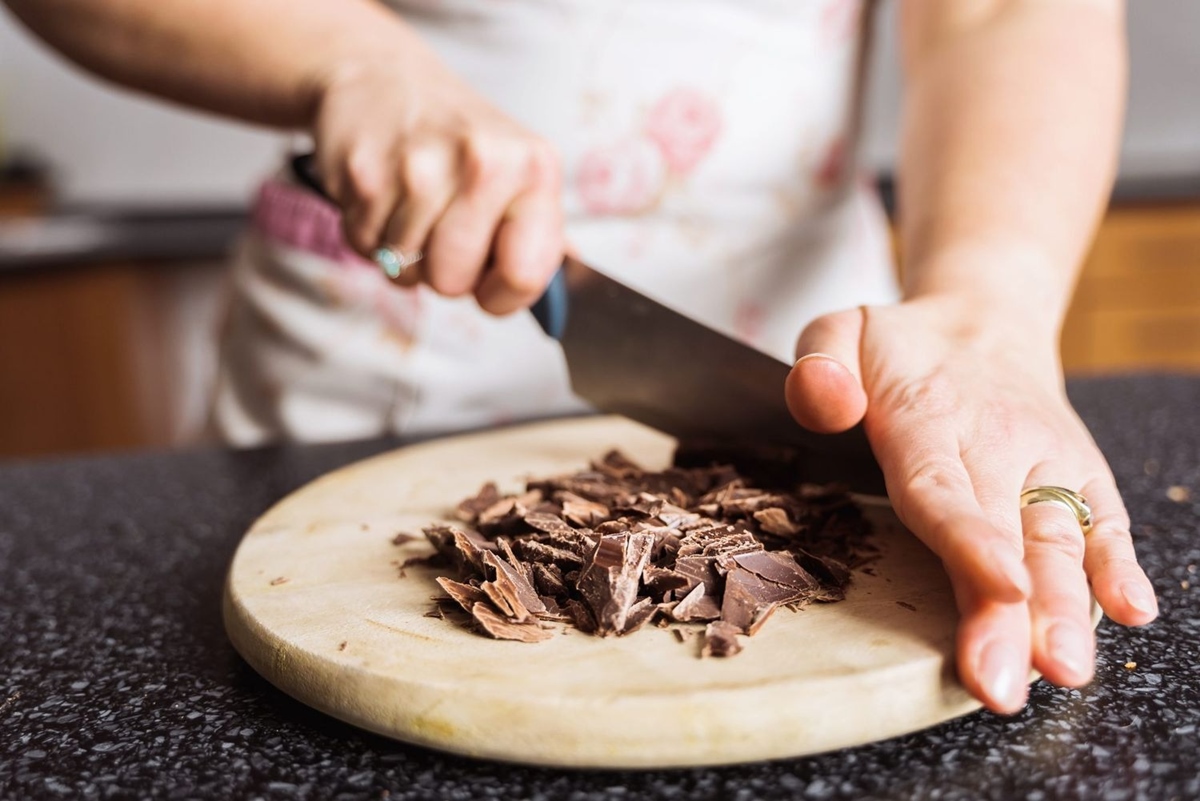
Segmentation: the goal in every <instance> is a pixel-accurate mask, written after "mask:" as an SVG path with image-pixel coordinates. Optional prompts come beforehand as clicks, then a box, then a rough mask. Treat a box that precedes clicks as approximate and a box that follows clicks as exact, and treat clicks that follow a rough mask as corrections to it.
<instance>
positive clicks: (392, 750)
mask: <svg viewBox="0 0 1200 801" xmlns="http://www.w3.org/2000/svg"><path fill="white" fill-rule="evenodd" d="M1071 389H1072V396H1073V397H1074V399H1075V401H1076V404H1077V407H1078V408H1079V410H1080V412H1081V413H1082V414H1083V416H1084V418H1085V419H1086V420H1087V421H1088V423H1089V424H1090V425H1091V427H1092V430H1093V432H1094V433H1095V435H1096V438H1097V440H1098V441H1099V443H1100V445H1101V447H1102V448H1103V449H1104V451H1105V453H1106V454H1108V456H1109V459H1110V460H1111V462H1112V466H1113V469H1114V470H1115V472H1116V475H1117V477H1118V480H1119V482H1120V484H1121V487H1122V489H1123V491H1124V493H1125V497H1126V500H1127V502H1128V505H1129V509H1130V512H1131V514H1132V516H1133V520H1134V532H1135V537H1136V540H1137V548H1138V551H1139V553H1140V555H1141V557H1142V559H1143V563H1144V564H1145V566H1146V568H1147V570H1148V572H1149V574H1150V576H1151V578H1152V579H1153V580H1154V583H1155V585H1156V586H1157V588H1158V591H1159V593H1160V599H1161V606H1162V616H1161V618H1160V619H1159V621H1158V622H1156V623H1155V624H1153V625H1152V626H1150V627H1148V628H1146V629H1143V630H1136V631H1134V630H1124V629H1121V628H1119V627H1117V626H1115V625H1112V624H1111V623H1108V622H1104V623H1102V624H1101V626H1100V630H1099V665H1098V668H1097V675H1096V680H1095V681H1094V682H1093V683H1092V684H1091V686H1089V687H1087V688H1085V689H1083V690H1079V691H1075V690H1062V689H1056V688H1053V687H1049V686H1046V685H1045V684H1042V683H1039V684H1037V685H1036V686H1035V687H1034V689H1033V692H1032V698H1031V701H1030V704H1029V706H1028V707H1027V708H1026V709H1025V710H1024V711H1023V712H1022V713H1020V714H1019V715H1017V716H1016V717H1013V718H1002V717H998V716H995V715H992V714H990V713H986V712H979V713H976V714H973V715H970V716H968V717H965V718H962V719H959V720H956V721H953V722H951V723H948V724H945V725H942V726H938V727H936V728H933V729H929V730H927V731H924V732H919V733H917V734H912V735H908V736H904V737H899V738H896V739H893V740H889V741H886V742H882V743H878V744H875V745H870V746H865V747H862V748H856V749H850V750H844V751H838V752H835V753H831V754H826V755H823V756H818V757H813V758H808V759H798V760H788V761H780V762H773V763H767V764H757V765H747V766H740V767H729V768H720V769H703V770H674V771H648V772H594V771H589V772H569V771H559V770H548V769H535V768H525V767H517V766H511V765H503V764H497V763H489V762H480V761H473V760H469V759H463V758H459V757H453V756H447V755H443V754H440V753H435V752H432V751H428V750H425V749H421V748H416V747H410V746H406V745H403V744H400V743H395V742H391V741H389V740H385V739H382V738H379V737H376V736H373V735H370V734H366V733H363V732H360V731H358V730H356V729H353V728H351V727H349V726H346V725H343V724H341V723H338V722H337V721H334V720H333V719H331V718H328V717H325V716H324V715H322V714H320V713H317V712H314V711H311V710H309V709H308V708H306V707H304V706H303V705H301V704H299V703H297V702H295V701H293V700H291V699H290V698H288V697H287V696H285V695H283V694H282V693H280V692H278V691H276V690H275V689H274V688H272V687H271V686H270V685H269V684H267V683H266V682H265V681H264V680H262V679H260V678H259V677H258V676H257V675H256V674H255V673H254V672H253V671H252V670H251V669H250V668H249V667H247V666H246V664H245V663H244V662H242V661H241V659H240V658H239V657H238V656H237V655H236V654H235V653H234V651H233V649H232V647H231V646H230V645H229V642H228V641H227V640H226V638H225V634H224V631H223V629H222V625H221V616H220V598H221V584H222V580H223V578H224V574H225V569H226V566H227V564H228V562H229V559H230V557H231V556H232V554H233V551H234V549H235V548H236V546H237V544H238V540H239V538H240V537H241V535H242V532H243V531H244V530H245V529H246V527H247V526H248V525H249V524H250V523H251V521H252V520H253V519H254V518H255V516H256V515H258V514H259V513H260V512H262V511H263V510H265V509H266V508H267V507H268V506H270V505H271V504H272V503H273V502H274V501H276V500H277V499H279V498H280V497H281V496H282V495H283V494H284V493H286V492H288V491H290V490H292V489H294V488H296V487H298V486H299V485H301V484H302V483H304V482H306V481H308V480H309V479H311V478H314V477H316V476H317V475H319V474H321V473H324V472H326V471H328V470H330V469H332V468H335V467H337V466H339V465H342V464H344V463H346V462H348V461H351V460H354V459H358V458H361V457H364V456H367V455H369V454H372V453H376V452H378V451H381V450H383V449H386V448H389V447H394V446H395V445H396V444H397V443H396V442H395V441H375V442H367V443H355V444H344V445H324V446H304V447H285V448H277V449H268V450H262V451H253V452H230V451H222V450H202V451H190V452H183V453H176V454H151V455H126V456H109V457H100V458H89V459H74V460H66V461H54V462H40V463H19V464H8V465H0V566H2V567H0V571H2V572H0V637H2V638H3V643H4V646H3V647H2V648H0V732H3V734H2V736H0V798H4V799H18V798H21V799H23V798H42V797H46V798H53V797H64V798H72V799H77V798H79V799H82V798H151V797H155V798H195V797H204V798H222V799H226V798H266V799H284V798H346V799H351V798H372V799H378V798H390V799H479V798H502V799H543V800H546V801H548V800H549V799H571V800H572V801H575V800H582V799H592V798H597V799H601V798H602V799H631V798H652V799H754V798H805V799H829V798H845V799H866V798H885V799H906V798H939V799H982V798H995V799H1014V798H1028V799H1052V798H1086V799H1106V800H1107V801H1120V800H1121V799H1135V798H1138V799H1140V798H1146V799H1170V798H1178V799H1194V798H1197V797H1200V732H1198V731H1197V727H1198V726H1200V613H1198V612H1197V599H1198V598H1200V575H1196V574H1195V573H1193V572H1191V570H1194V569H1195V568H1194V567H1193V568H1191V570H1189V566H1191V565H1196V564H1200V532H1198V531H1197V520H1198V519H1200V518H1198V512H1200V416H1198V415H1197V408H1198V407H1200V378H1183V377H1162V376H1159V377H1136V378H1119V379H1095V380H1088V381H1080V382H1076V383H1074V384H1073V385H1072V388H1071ZM1172 486H1175V487H1183V488H1186V489H1187V490H1189V491H1190V494H1191V499H1190V500H1179V499H1180V497H1181V494H1182V492H1181V491H1180V490H1175V491H1173V492H1172V493H1171V496H1172V497H1173V498H1174V499H1172V497H1168V488H1170V487H1172ZM1184 582H1190V583H1191V585H1192V586H1191V587H1190V589H1189V588H1188V587H1187V586H1186V585H1185V584H1184ZM1127 662H1136V663H1137V666H1136V667H1133V668H1131V669H1127V667H1126V663H1127ZM846 703H847V704H848V705H849V704H853V703H854V699H853V698H847V699H846Z"/></svg>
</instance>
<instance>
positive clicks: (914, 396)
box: [879, 374, 962, 418]
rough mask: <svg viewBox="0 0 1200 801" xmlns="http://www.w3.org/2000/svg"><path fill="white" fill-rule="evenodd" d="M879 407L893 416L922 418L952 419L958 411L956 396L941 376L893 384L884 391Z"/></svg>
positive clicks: (954, 389)
mask: <svg viewBox="0 0 1200 801" xmlns="http://www.w3.org/2000/svg"><path fill="white" fill-rule="evenodd" d="M879 404H880V406H882V407H884V408H886V409H888V410H889V411H891V412H893V413H894V414H897V415H918V416H920V417H924V418H930V417H946V418H950V417H952V416H955V415H956V414H957V413H958V412H959V411H960V410H961V408H962V404H960V402H959V393H958V390H957V388H956V387H955V386H954V384H953V383H952V382H951V381H950V380H949V379H948V378H946V377H945V376H942V375H938V374H934V375H930V376H926V377H925V378H923V379H922V380H920V381H917V382H912V383H897V384H894V385H892V386H890V387H887V388H885V389H884V391H883V393H882V394H881V396H880V400H879Z"/></svg>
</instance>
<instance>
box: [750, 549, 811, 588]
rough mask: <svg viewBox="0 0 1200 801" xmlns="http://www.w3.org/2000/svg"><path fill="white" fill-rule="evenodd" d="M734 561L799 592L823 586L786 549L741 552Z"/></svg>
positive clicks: (761, 576)
mask: <svg viewBox="0 0 1200 801" xmlns="http://www.w3.org/2000/svg"><path fill="white" fill-rule="evenodd" d="M733 561H734V562H736V563H737V564H738V567H742V568H745V569H746V570H749V571H750V572H751V573H754V574H755V575H757V576H759V577H760V578H763V579H766V580H767V581H771V582H774V583H776V584H780V585H782V586H784V587H788V588H790V589H793V590H796V591H799V592H812V591H814V590H817V589H819V588H820V586H821V585H820V582H818V581H817V580H816V579H815V578H814V577H813V575H812V574H811V573H809V572H808V571H807V570H805V569H804V568H802V567H800V565H799V564H797V563H796V557H794V556H792V555H791V554H790V553H787V552H785V551H756V552H754V553H740V554H736V555H735V556H734V557H733Z"/></svg>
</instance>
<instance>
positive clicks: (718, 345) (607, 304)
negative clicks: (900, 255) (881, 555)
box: [292, 155, 883, 494]
mask: <svg viewBox="0 0 1200 801" xmlns="http://www.w3.org/2000/svg"><path fill="white" fill-rule="evenodd" d="M292 171H293V173H294V174H295V176H296V178H297V180H298V181H300V182H301V183H303V184H304V185H306V186H308V187H309V188H310V189H313V190H314V191H316V192H318V193H320V194H321V195H324V196H326V197H328V195H326V193H325V191H324V189H323V188H322V186H321V183H320V181H319V180H318V178H317V176H316V174H315V171H314V169H313V164H312V158H311V155H304V156H297V157H295V158H294V159H293V160H292ZM530 311H531V312H532V313H533V316H534V318H535V319H536V320H537V321H538V324H539V325H540V326H541V327H542V330H544V331H545V332H546V334H547V335H549V336H551V337H553V338H554V339H556V340H558V341H559V343H560V344H561V345H562V348H563V352H564V354H565V355H566V359H567V368H568V370H569V372H570V376H571V388H572V389H573V390H574V392H575V394H576V395H578V396H579V397H580V398H582V399H583V400H585V401H587V402H588V403H590V404H592V405H593V406H595V407H596V408H597V409H600V410H602V411H605V412H613V413H616V414H620V415H624V416H625V417H629V418H631V419H633V420H636V421H638V422H639V423H644V424H645V425H648V426H650V427H651V428H656V429H658V430H659V431H663V432H665V433H667V434H670V435H671V436H673V437H676V438H677V439H680V440H683V441H702V442H707V443H712V444H718V445H723V444H729V445H741V444H746V445H773V446H777V445H785V446H792V447H795V448H797V449H799V450H800V451H801V452H802V454H803V455H802V457H801V460H800V462H801V463H800V465H799V470H800V473H801V477H802V478H804V479H805V480H809V481H817V482H824V481H837V482H842V483H846V484H848V485H849V486H850V488H851V489H853V490H855V491H858V492H864V493H871V494H882V493H883V477H882V474H881V473H880V471H879V466H878V464H877V463H876V462H875V459H874V457H873V456H872V454H871V449H870V446H869V445H868V443H867V438H866V436H865V434H864V433H863V430H862V426H857V427H855V428H853V429H851V430H850V431H847V432H845V433H843V434H814V433H812V432H810V431H807V430H806V429H804V428H802V427H801V426H800V425H799V424H798V423H797V422H796V421H795V420H794V419H793V418H792V415H791V413H790V412H789V411H788V408H787V403H786V401H785V400H784V392H783V387H784V382H785V380H786V379H787V376H788V372H789V371H790V366H789V365H788V364H786V363H785V362H781V361H779V360H778V359H776V358H774V357H772V356H768V355H767V354H765V353H763V352H762V351H759V350H757V349H755V348H752V347H750V346H748V345H744V344H742V343H741V342H738V341H737V340H734V339H731V338H730V337H727V336H725V335H724V334H721V333H719V332H717V331H714V330H713V329H711V328H709V327H708V326H706V325H703V324H702V323H699V322H697V321H695V320H692V319H691V318H689V317H686V316H685V315H683V314H680V313H679V312H676V311H674V310H673V309H670V308H668V307H666V306H664V305H662V304H661V303H658V302H657V301H654V300H651V299H650V298H648V297H646V296H645V295H642V294H641V293H639V292H637V291H636V290H634V289H631V288H630V287H627V286H625V285H624V284H622V283H620V282H619V281H616V280H614V279H613V278H610V277H608V276H607V275H605V274H603V273H601V272H599V271H598V270H594V269H592V268H591V267H588V266H587V265H586V264H584V263H583V262H581V261H579V260H578V259H574V258H570V257H568V258H567V259H565V260H564V261H563V265H562V267H561V269H559V271H558V273H557V274H556V275H555V276H554V278H553V280H552V281H551V282H550V284H549V286H548V287H547V289H546V292H545V294H544V295H542V297H541V298H539V299H538V301H537V303H535V304H534V305H533V307H532V308H531V309H530Z"/></svg>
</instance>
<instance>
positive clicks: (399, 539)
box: [392, 531, 421, 545]
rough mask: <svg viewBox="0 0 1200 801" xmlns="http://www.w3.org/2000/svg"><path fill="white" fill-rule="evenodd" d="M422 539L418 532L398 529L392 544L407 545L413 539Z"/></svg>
mask: <svg viewBox="0 0 1200 801" xmlns="http://www.w3.org/2000/svg"><path fill="white" fill-rule="evenodd" d="M419 539H421V538H420V537H418V536H417V535H416V534H409V533H408V532H407V531H398V532H396V536H394V537H392V545H407V544H408V543H410V542H412V541H413V540H419Z"/></svg>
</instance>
